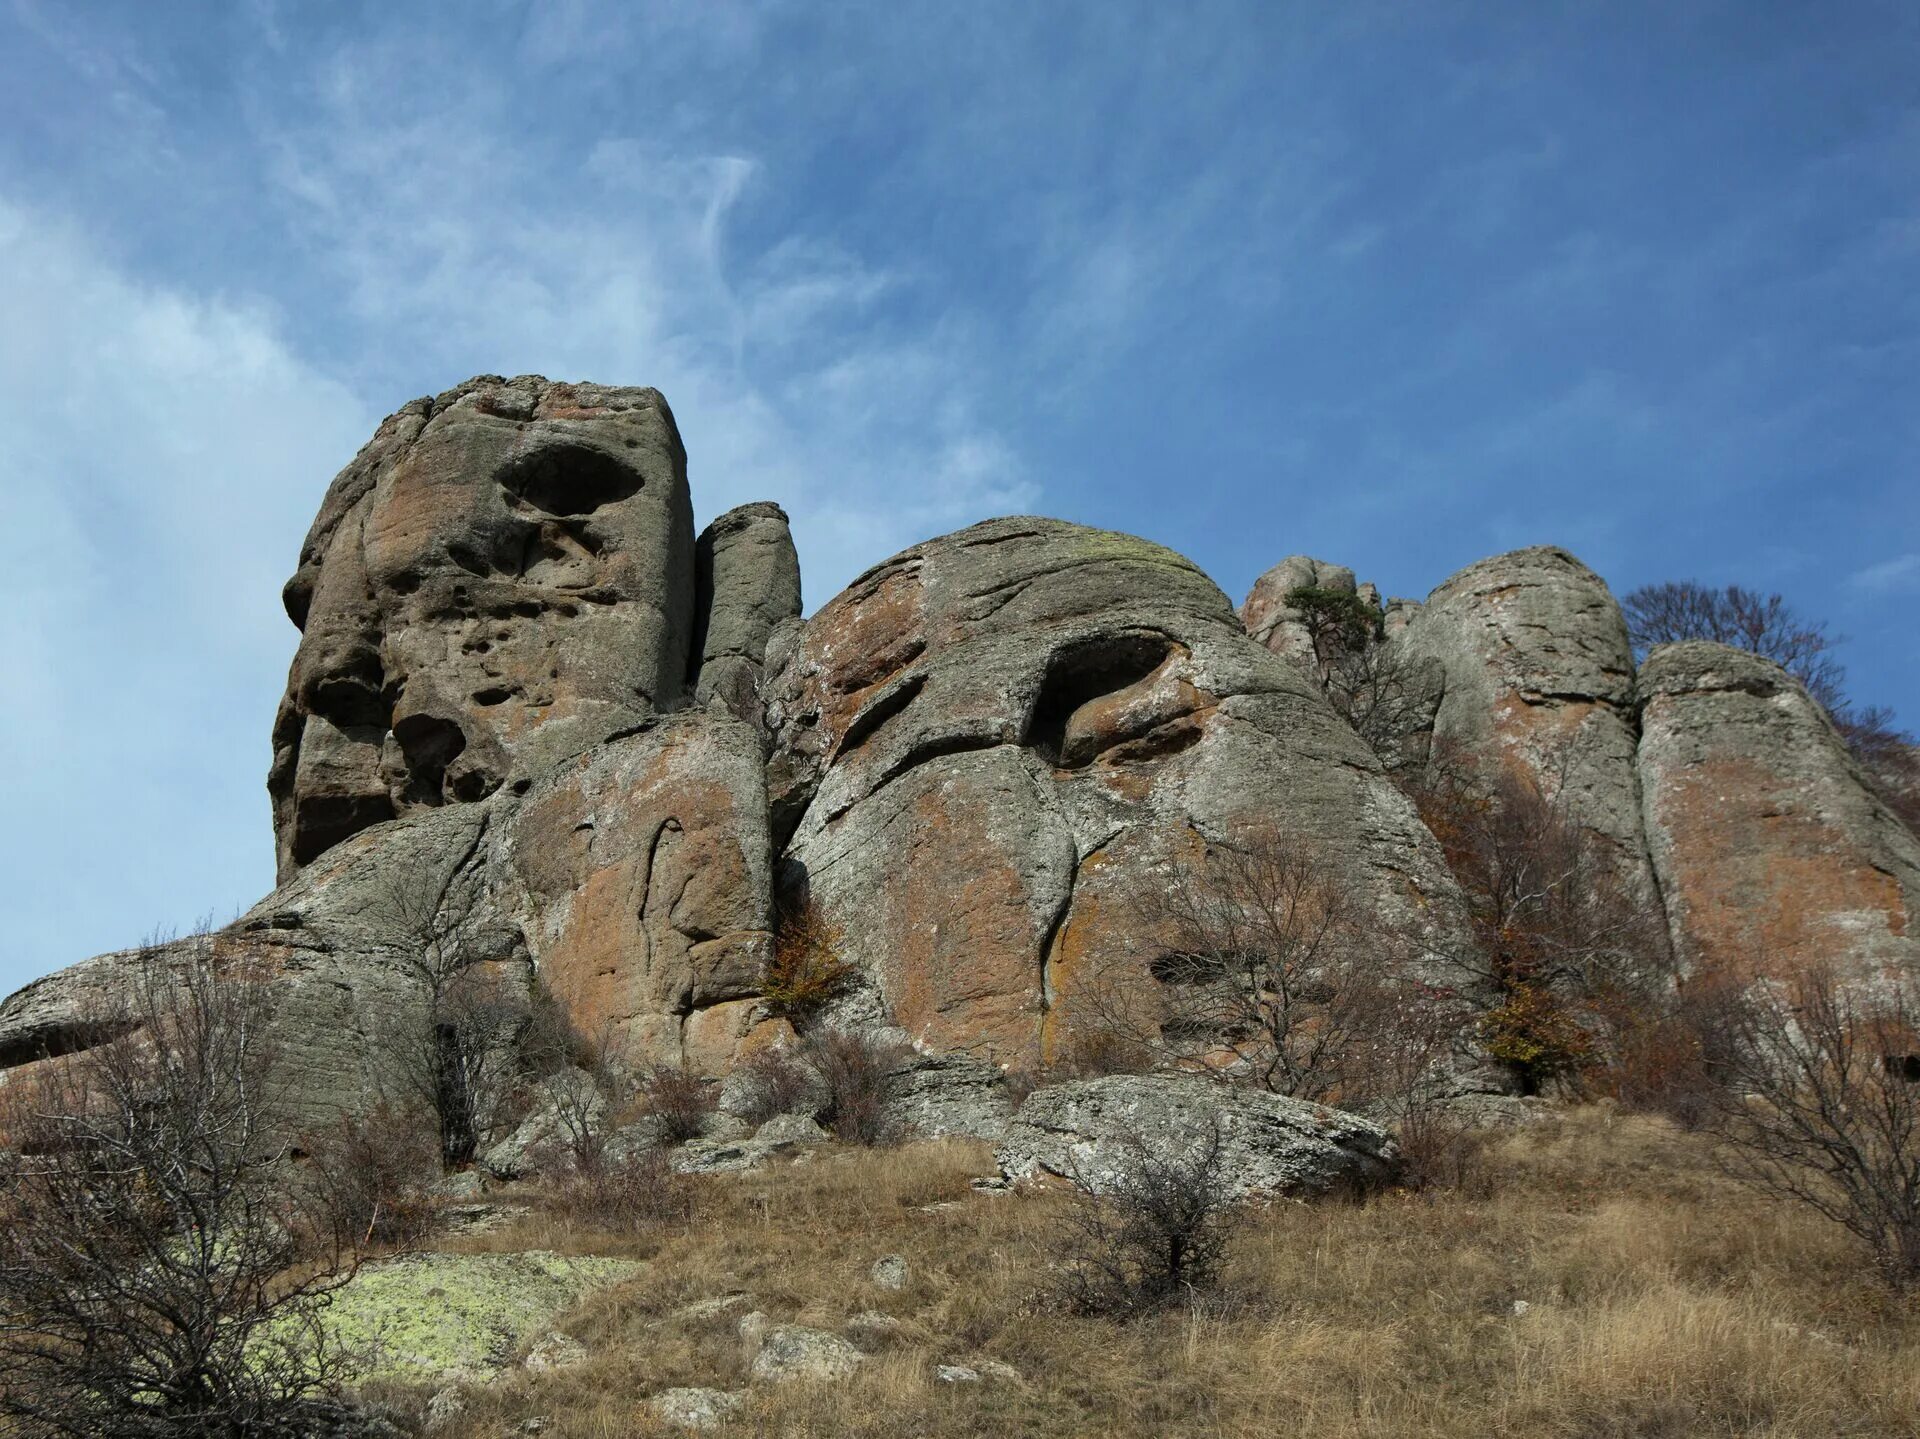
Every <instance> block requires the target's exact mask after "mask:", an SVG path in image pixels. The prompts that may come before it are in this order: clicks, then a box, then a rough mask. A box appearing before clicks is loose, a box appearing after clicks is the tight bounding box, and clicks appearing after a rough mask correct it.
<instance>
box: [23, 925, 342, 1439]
mask: <svg viewBox="0 0 1920 1439" xmlns="http://www.w3.org/2000/svg"><path fill="white" fill-rule="evenodd" d="M169 960H170V961H171V962H169ZM130 986H131V994H130V1001H131V1002H130V1005H129V1008H128V1010H127V1012H125V1013H124V1014H115V1015H113V1016H103V1017H102V1019H101V1023H100V1025H99V1026H97V1027H96V1032H100V1033H109V1034H116V1035H117V1037H114V1038H111V1039H109V1040H108V1041H107V1042H105V1043H103V1044H99V1045H97V1046H95V1047H93V1048H91V1049H88V1050H85V1051H83V1052H81V1053H79V1054H77V1055H73V1056H68V1057H64V1058H59V1059H52V1060H49V1061H47V1062H46V1063H45V1064H44V1065H43V1066H42V1068H41V1070H40V1072H39V1073H38V1075H37V1076H36V1077H35V1079H34V1080H32V1081H29V1082H28V1084H27V1085H26V1086H24V1087H25V1088H26V1089H27V1092H25V1093H21V1092H17V1091H10V1093H9V1095H8V1100H9V1110H10V1112H9V1113H8V1114H7V1115H6V1130H7V1139H8V1141H9V1143H10V1146H11V1147H10V1148H9V1150H8V1151H7V1152H6V1154H5V1156H4V1159H3V1160H0V1413H4V1414H6V1415H7V1416H8V1417H9V1418H10V1419H11V1420H13V1421H14V1423H15V1425H17V1426H18V1427H17V1429H16V1430H14V1431H10V1432H21V1433H26V1434H43V1435H70V1436H98V1435H103V1434H113V1435H125V1436H134V1439H140V1436H155V1439H160V1436H176V1435H178V1436H186V1435H230V1436H238V1435H269V1436H271V1435H286V1436H293V1435H300V1434H314V1433H321V1432H325V1431H326V1429H327V1427H328V1424H329V1423H330V1422H331V1420H332V1419H333V1418H337V1417H338V1415H339V1413H340V1406H339V1405H338V1404H337V1403H335V1402H333V1400H332V1399H331V1397H330V1396H331V1394H332V1392H333V1389H334V1382H335V1380H336V1379H337V1378H338V1377H339V1370H338V1365H339V1357H338V1356H337V1355H334V1354H331V1353H330V1352H329V1350H328V1346H327V1343H326V1341H325V1338H324V1333H323V1331H322V1329H321V1328H320V1325H319V1322H318V1321H319V1315H320V1312H321V1310H322V1308H323V1307H324V1305H325V1304H326V1302H327V1298H328V1295H329V1294H330V1292H331V1291H332V1290H333V1289H334V1288H335V1287H336V1286H337V1285H338V1284H339V1283H340V1282H342V1280H343V1278H344V1275H345V1272H346V1266H347V1264H348V1260H347V1257H346V1255H345V1254H344V1253H343V1252H342V1251H341V1250H340V1249H339V1248H338V1247H336V1246H334V1245H333V1244H331V1243H330V1240H331V1238H332V1236H331V1234H330V1232H329V1231H328V1229H327V1228H326V1226H317V1227H316V1226H310V1225H308V1224H306V1223H304V1222H303V1216H301V1215H300V1214H299V1213H298V1212H297V1211H296V1210H295V1209H294V1207H293V1206H294V1197H293V1195H292V1193H291V1192H290V1191H289V1189H288V1188H287V1186H286V1185H285V1183H284V1162H285V1160H286V1157H287V1140H286V1137H285V1136H286V1133H287V1130H286V1109H285V1105H284V1103H283V1099H284V1076H283V1075H282V1074H280V1073H279V1072H278V1071H277V1070H276V1068H275V1064H274V1053H273V1046H272V1042H271V1038H270V1036H269V1033H268V1032H267V1030H266V1028H265V1018H266V1015H265V1010H264V1007H263V999H262V991H261V988H260V987H259V986H258V985H256V984H252V983H249V982H248V981H247V979H246V978H245V977H244V976H229V975H227V974H224V973H220V972H217V971H216V968H215V964H214V961H213V959H212V956H211V953H210V946H199V947H193V948H189V949H188V951H187V953H186V954H185V955H184V957H183V956H182V955H181V953H180V949H179V948H178V947H175V948H174V950H173V953H172V955H171V956H170V957H169V956H167V955H163V954H161V953H158V952H154V951H150V952H149V953H148V954H146V955H145V956H144V957H143V959H142V961H141V963H140V964H139V965H138V966H137V967H136V969H135V971H134V973H133V975H132V976H131V977H130Z"/></svg>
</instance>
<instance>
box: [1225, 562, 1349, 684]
mask: <svg viewBox="0 0 1920 1439" xmlns="http://www.w3.org/2000/svg"><path fill="white" fill-rule="evenodd" d="M1300 589H1314V590H1327V591H1330V592H1331V593H1333V594H1340V595H1352V596H1353V597H1354V598H1355V599H1357V600H1360V601H1362V602H1363V603H1365V604H1367V605H1368V606H1370V607H1373V608H1378V606H1379V603H1380V592H1379V591H1378V590H1376V589H1375V588H1374V587H1373V586H1372V585H1362V584H1357V583H1356V582H1355V581H1354V578H1353V571H1352V570H1350V569H1348V568H1347V567H1346V566H1345V565H1333V564H1328V563H1327V562H1326V561H1325V560H1316V559H1313V558H1311V557H1310V556H1307V555H1288V556H1287V557H1286V558H1285V559H1284V560H1282V561H1280V563H1279V564H1277V565H1275V566H1274V567H1273V568H1272V569H1270V570H1268V571H1267V572H1266V573H1265V574H1263V575H1261V576H1260V578H1259V579H1257V580H1255V581H1254V582H1253V588H1252V589H1251V590H1250V591H1248V593H1247V598H1246V599H1245V601H1243V602H1242V604H1241V606H1240V619H1241V621H1242V623H1244V624H1245V625H1246V627H1247V633H1248V634H1249V635H1251V636H1253V638H1254V639H1256V640H1258V641H1259V642H1260V643H1261V644H1263V645H1265V646H1266V647H1267V648H1268V649H1270V650H1272V651H1273V652H1274V653H1275V654H1277V655H1279V656H1280V657H1281V658H1283V659H1289V660H1292V661H1293V662H1294V663H1295V664H1297V665H1299V666H1301V667H1302V668H1303V669H1307V670H1312V669H1314V661H1315V655H1314V649H1313V635H1312V633H1311V632H1310V631H1309V630H1308V628H1307V626H1306V625H1305V624H1304V623H1303V622H1302V618H1301V615H1300V612H1299V611H1298V610H1296V609H1295V608H1294V607H1293V606H1292V605H1290V604H1288V603H1287V596H1288V595H1290V594H1292V593H1293V592H1294V591H1295V590H1300Z"/></svg>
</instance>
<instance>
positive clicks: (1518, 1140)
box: [437, 1109, 1920, 1439]
mask: <svg viewBox="0 0 1920 1439" xmlns="http://www.w3.org/2000/svg"><path fill="white" fill-rule="evenodd" d="M987 1168H989V1160H988V1158H987V1155H986V1151H985V1149H984V1148H983V1147H981V1146H973V1145H964V1144H954V1143H945V1144H928V1145H917V1146H910V1147H908V1148H905V1149H900V1150H893V1151H878V1152H866V1151H856V1150H844V1149H836V1150H832V1151H826V1152H822V1153H820V1154H819V1155H818V1156H817V1157H816V1158H814V1159H813V1160H812V1161H811V1162H806V1163H801V1164H798V1165H782V1166H780V1167H778V1168H776V1169H773V1170H771V1171H769V1172H766V1173H762V1174H756V1175H746V1176H729V1177H720V1178H715V1179H711V1180H708V1181H706V1182H704V1183H703V1184H702V1186H701V1188H700V1190H699V1197H698V1201H697V1205H696V1209H695V1212H694V1216H693V1218H692V1219H691V1220H689V1221H686V1222H678V1223H672V1224H663V1225H660V1226H658V1227H654V1228H649V1229H646V1230H642V1231H637V1232H634V1233H629V1234H606V1233H596V1232H592V1231H589V1230H581V1229H577V1228H573V1227H570V1226H568V1225H566V1224H564V1223H562V1222H559V1221H557V1220H554V1219H552V1218H549V1217H546V1216H544V1215H542V1214H539V1213H536V1214H534V1215H533V1216H531V1217H529V1218H528V1219H527V1220H525V1221H524V1222H522V1223H521V1224H520V1225H518V1226H517V1227H516V1228H514V1229H511V1230H505V1231H500V1232H497V1233H495V1234H491V1235H488V1236H485V1237H484V1238H474V1239H469V1240H466V1241H464V1243H463V1244H462V1245H460V1246H457V1247H464V1248H467V1249H475V1248H487V1249H495V1250H511V1249H557V1250H560V1251H562V1252H571V1253H579V1254H609V1255H621V1256H629V1257H638V1258H644V1259H648V1260H651V1261H652V1262H651V1263H650V1264H649V1265H648V1266H647V1267H646V1268H645V1269H644V1270H643V1271H641V1272H640V1273H639V1274H638V1275H637V1276H636V1277H635V1278H633V1279H632V1280H630V1281H628V1282H625V1283H623V1284H621V1285H619V1286H617V1287H615V1288H614V1289H612V1290H609V1291H607V1292H606V1293H604V1294H602V1295H600V1296H598V1297H596V1298H594V1299H592V1300H590V1301H588V1302H587V1304H586V1305H585V1306H584V1307H582V1308H580V1309H578V1310H576V1311H575V1312H574V1313H573V1314H572V1315H570V1316H569V1317H568V1319H567V1320H566V1321H565V1323H564V1326H563V1327H565V1328H566V1329H568V1330H569V1331H570V1332H571V1333H573V1334H574V1335H575V1336H576V1337H578V1338H579V1339H581V1340H583V1341H584V1342H585V1343H587V1344H588V1345H589V1346H590V1347H591V1349H592V1351H593V1358H592V1359H591V1360H590V1361H589V1362H587V1363H586V1364H584V1365H581V1366H578V1367H575V1368H572V1369H567V1370H564V1371H559V1372H554V1373H547V1374H528V1373H525V1372H516V1373H515V1374H514V1376H513V1377H511V1378H509V1379H507V1380H505V1381H503V1382H501V1383H500V1384H498V1385H496V1386H494V1387H492V1388H490V1389H485V1390H476V1391H474V1392H473V1393H472V1394H471V1395H470V1397H469V1407H468V1409H467V1411H466V1413H465V1414H464V1415H463V1416H462V1419H461V1421H460V1422H459V1423H457V1424H455V1425H453V1426H450V1427H449V1428H446V1429H443V1430H440V1431H437V1432H438V1433H441V1434H446V1435H449V1436H453V1439H459V1436H462V1435H466V1434H471V1435H474V1436H488V1439H492V1436H496V1435H499V1434H501V1433H503V1432H506V1431H508V1430H509V1429H511V1428H512V1427H514V1426H516V1425H518V1424H519V1423H520V1422H522V1421H524V1420H525V1419H527V1418H529V1417H532V1416H534V1415H543V1416H548V1418H549V1423H548V1425H547V1427H546V1428H545V1429H544V1430H543V1431H542V1432H543V1434H545V1435H546V1436H549V1439H572V1436H581V1439H585V1436H594V1439H613V1436H628V1435H644V1434H651V1433H655V1432H680V1431H663V1430H656V1428H655V1427H654V1426H653V1425H652V1423H651V1421H650V1420H649V1418H648V1417H647V1415H646V1412H645V1409H644V1406H643V1404H642V1401H643V1400H644V1398H645V1396H647V1395H649V1394H652V1393H654V1392H656V1391H658V1390H660V1389H664V1388H668V1387H671V1386H676V1385H711V1386H715V1387H720V1388H739V1387H743V1386H744V1385H745V1382H746V1356H745V1354H744V1353H743V1352H742V1349H741V1346H740V1343H739V1341H738V1340H737V1338H736V1337H735V1335H734V1321H735V1319H737V1317H738V1315H739V1314H740V1313H742V1312H744V1309H745V1307H748V1306H744V1305H743V1306H742V1308H740V1309H736V1310H734V1311H733V1312H732V1313H731V1314H727V1315H722V1316H718V1317H713V1318H707V1319H684V1318H679V1319H677V1318H673V1317H672V1313H673V1311H674V1310H675V1309H677V1308H679V1307H681V1306H683V1305H685V1304H687V1303H688V1302H690V1301H693V1300H699V1299H706V1298H710V1297H713V1296H716V1295H721V1294H725V1293H728V1292H732V1291H744V1292H746V1293H748V1294H750V1295H751V1296H752V1301H751V1307H758V1308H760V1309H763V1310H765V1311H766V1312H767V1313H768V1314H769V1315H771V1316H772V1317H773V1318H774V1319H775V1320H776V1321H777V1322H781V1321H793V1322H798V1323H803V1324H813V1325H818V1326H820V1327H822V1328H831V1329H838V1328H840V1327H841V1325H842V1324H843V1323H844V1322H845V1321H846V1320H847V1319H848V1318H849V1317H851V1316H852V1315H854V1314H856V1313H858V1312H860V1311H862V1310H880V1311H883V1312H885V1313H887V1314H890V1315H893V1316H895V1317H897V1318H898V1319H900V1320H901V1321H903V1323H902V1327H901V1328H900V1330H899V1331H897V1332H896V1333H895V1334H894V1335H892V1337H891V1338H889V1339H888V1340H887V1341H885V1342H884V1343H882V1344H880V1345H879V1346H878V1347H877V1351H876V1355H875V1358H874V1359H873V1361H872V1362H870V1363H869V1364H868V1365H867V1366H866V1368H865V1369H864V1370H863V1371H862V1372H861V1373H860V1374H859V1375H857V1376H856V1377H855V1378H854V1379H852V1380H849V1381H842V1382H839V1383H835V1384H832V1385H820V1386H814V1385H804V1384H800V1385H789V1386H786V1387H782V1388H778V1389H759V1390H755V1391H754V1393H753V1396H752V1398H751V1400H750V1403H749V1405H748V1407H747V1408H746V1409H745V1410H744V1411H743V1412H742V1414H741V1415H740V1416H739V1418H738V1419H737V1420H736V1422H735V1423H734V1424H733V1425H732V1426H731V1427H729V1428H727V1429H725V1430H722V1431H716V1432H722V1433H731V1434H782V1435H819V1436H828V1435H834V1436H839V1435H873V1436H881V1435H888V1436H893V1435H914V1436H916V1439H922V1436H924V1439H934V1436H946V1435H1063V1436H1064V1435H1098V1436H1100V1439H1133V1436H1149V1435H1153V1436H1162V1435H1195V1436H1200V1435H1205V1436H1223V1439H1224V1436H1247V1439H1252V1436H1263V1439H1264V1436H1271V1435H1275V1434H1311V1435H1314V1436H1316V1439H1336V1436H1346V1435H1414V1434H1433V1435H1458V1436H1462V1439H1465V1436H1474V1439H1482V1436H1516V1439H1538V1436H1546V1435H1556V1436H1557V1435H1566V1436H1594V1439H1599V1436H1626V1435H1662V1436H1665V1435H1671V1436H1682V1435H1685V1436H1694V1435H1732V1434H1740V1435H1772V1436H1783V1435H1820V1436H1828V1435H1838V1434H1859V1435H1912V1434H1915V1433H1920V1318H1916V1317H1907V1316H1903V1315H1901V1314H1899V1313H1896V1312H1895V1311H1893V1310H1892V1309H1891V1307H1890V1306H1889V1305H1888V1303H1887V1302H1886V1301H1884V1300H1883V1299H1882V1298H1881V1297H1880V1296H1879V1295H1878V1294H1877V1293H1876V1292H1875V1291H1874V1290H1873V1288H1872V1287H1871V1285H1870V1284H1869V1283H1868V1281H1867V1279H1866V1277H1865V1274H1864V1271H1863V1268H1862V1266H1861V1263H1860V1261H1859V1258H1858V1256H1857V1255H1856V1253H1855V1252H1854V1251H1853V1250H1852V1249H1851V1248H1850V1247H1849V1246H1848V1244H1847V1243H1846V1241H1845V1239H1844V1236H1842V1235H1839V1234H1838V1233H1836V1232H1834V1231H1832V1230H1831V1229H1830V1228H1829V1227H1827V1226H1825V1225H1824V1224H1823V1223H1822V1222H1821V1221H1819V1220H1817V1219H1813V1218H1809V1217H1804V1216H1802V1215H1801V1214H1799V1213H1797V1212H1795V1211H1793V1210H1790V1209H1785V1208H1782V1207H1780V1206H1778V1205H1775V1204H1771V1203H1768V1202H1766V1201H1763V1200H1760V1199H1756V1198H1754V1197H1753V1196H1750V1195H1748V1194H1746V1193H1745V1192H1743V1191H1741V1190H1739V1189H1737V1188H1735V1187H1733V1186H1731V1185H1730V1184H1728V1183H1727V1182H1726V1181H1724V1180H1723V1179H1721V1178H1719V1177H1718V1176H1717V1175H1716V1174H1715V1173H1714V1172H1713V1170H1712V1168H1711V1166H1710V1164H1709V1163H1708V1158H1707V1155H1706V1153H1705V1151H1704V1148H1703V1146H1702V1145H1701V1143H1700V1142H1699V1141H1697V1140H1696V1139H1694V1138H1692V1137H1690V1136H1687V1135H1684V1134H1681V1133H1678V1132H1677V1131H1675V1130H1673V1129H1671V1128H1670V1127H1668V1126H1666V1125H1665V1124H1663V1123H1660V1122H1657V1121H1654V1120H1649V1119H1643V1118H1632V1117H1616V1116H1615V1115H1613V1114H1612V1113H1611V1112H1610V1111H1607V1110H1604V1109H1588V1110H1578V1111H1572V1112H1569V1113H1568V1114H1566V1115H1565V1116H1564V1117H1563V1118H1561V1119H1558V1120H1554V1121H1550V1122H1547V1123H1545V1124H1542V1125H1540V1126H1537V1127H1535V1128H1534V1129H1532V1130H1530V1131H1527V1132H1524V1133H1520V1134H1515V1135H1512V1136H1510V1137H1507V1138H1505V1139H1503V1140H1501V1141H1500V1142H1499V1143H1498V1144H1497V1145H1496V1147H1495V1149H1494V1150H1493V1152H1492V1154H1491V1155H1490V1158H1489V1162H1488V1174H1489V1181H1490V1182H1489V1186H1488V1187H1486V1188H1485V1189H1484V1190H1483V1192H1480V1193H1478V1194H1474V1193H1466V1194H1445V1195H1440V1196H1437V1197H1431V1198H1426V1197H1413V1196H1404V1195H1389V1196H1386V1197H1383V1198H1380V1199H1377V1200H1375V1201H1373V1202H1371V1203H1368V1204H1365V1205H1353V1204H1335V1203H1328V1204H1321V1205H1311V1206H1308V1205H1291V1204H1287V1205H1276V1206H1273V1207H1272V1208H1270V1209H1267V1210H1265V1211H1263V1212H1262V1213H1260V1214H1259V1215H1258V1216H1257V1218H1255V1220H1254V1221H1253V1222H1252V1223H1251V1224H1250V1225H1249V1227H1248V1228H1247V1230H1246V1231H1245V1233H1244V1234H1243V1236H1242V1239H1241V1242H1240V1244H1239V1247H1238V1251H1237V1259H1236V1264H1235V1271H1234V1275H1233V1282H1232V1286H1231V1292H1230V1293H1229V1294H1228V1295H1226V1296H1224V1297H1223V1301H1222V1302H1221V1303H1220V1304H1219V1305H1217V1306H1214V1307H1213V1312H1208V1313H1202V1314H1193V1313H1176V1314H1168V1315H1166V1316H1163V1317H1161V1318H1158V1319H1154V1320H1149V1321H1146V1322H1141V1323H1136V1324H1132V1325H1127V1326H1119V1325H1113V1324H1108V1323H1103V1322H1098V1321H1092V1320H1084V1319H1076V1318H1070V1317H1064V1316H1062V1315H1061V1314H1059V1313H1058V1312H1057V1311H1056V1310H1055V1309H1053V1308H1051V1307H1050V1306H1049V1305H1048V1304H1047V1302H1046V1300H1045V1293H1046V1286H1047V1283H1048V1265H1049V1262H1050V1260H1051V1259H1052V1258H1053V1257H1054V1256H1055V1253H1056V1248H1057V1246H1056V1245H1055V1244H1054V1243H1053V1235H1054V1232H1055V1231H1054V1223H1055V1215H1056V1213H1057V1210H1056V1206H1057V1204H1058V1203H1059V1202H1060V1201H1059V1199H1058V1197H1057V1196H1048V1195H1041V1196H1012V1197H1003V1196H991V1195H979V1194H973V1193H970V1192H969V1190H968V1188H967V1179H968V1177H969V1176H970V1175H972V1174H976V1173H981V1172H984V1171H985V1170H986V1169H987ZM449 1247H456V1246H453V1245H450V1246H449ZM889 1252H898V1253H901V1254H904V1255H906V1256H907V1258H908V1259H909V1261H910V1262H911V1264H912V1279H911V1282H910V1283H909V1285H908V1287H907V1288H906V1289H905V1290H903V1291H900V1292H896V1293H888V1292H884V1291H879V1290H876V1289H875V1288H873V1287H872V1286H871V1285H870V1284H869V1283H868V1282H867V1272H868V1268H869V1266H870V1265H871V1263H872V1261H873V1260H874V1259H875V1258H876V1257H878V1256H879V1255H881V1254H885V1253H889ZM1515 1300H1525V1301H1527V1302H1528V1304H1529V1305H1530V1307H1529V1308H1528V1310H1527V1312H1525V1313H1524V1314H1520V1315H1516V1314H1515V1313H1514V1312H1513V1311H1514V1301H1515ZM976 1356H979V1357H991V1358H996V1359H999V1360H1002V1361H1005V1362H1007V1363H1010V1364H1012V1365H1013V1366H1014V1367H1015V1368H1017V1369H1018V1370H1019V1371H1020V1373H1021V1374H1022V1375H1024V1376H1026V1377H1025V1382H1024V1383H1022V1384H1018V1385H1014V1384H970V1385H958V1386H956V1385H947V1384H940V1383H937V1382H935V1380H934V1377H933V1368H934V1366H935V1365H936V1364H940V1363H955V1362H960V1363H964V1362H966V1361H967V1360H968V1359H969V1358H972V1357H976Z"/></svg>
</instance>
